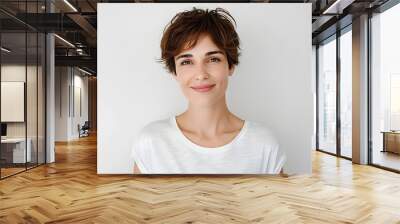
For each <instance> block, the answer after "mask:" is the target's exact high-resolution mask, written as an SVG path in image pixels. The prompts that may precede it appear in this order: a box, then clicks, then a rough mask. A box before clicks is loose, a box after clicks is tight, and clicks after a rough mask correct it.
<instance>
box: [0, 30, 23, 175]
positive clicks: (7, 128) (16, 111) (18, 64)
mask: <svg viewBox="0 0 400 224" xmlns="http://www.w3.org/2000/svg"><path fill="white" fill-rule="evenodd" d="M1 47H2V49H3V50H1V87H0V88H1V124H2V139H1V149H0V150H1V166H2V170H1V174H2V178H3V177H5V176H9V175H12V174H14V173H17V172H20V171H23V170H25V165H26V164H25V163H26V161H27V160H28V161H29V159H30V151H29V150H28V151H26V142H25V140H26V122H25V121H26V120H25V92H26V69H27V67H26V34H25V33H22V32H21V33H2V34H1ZM4 49H6V50H4Z"/></svg>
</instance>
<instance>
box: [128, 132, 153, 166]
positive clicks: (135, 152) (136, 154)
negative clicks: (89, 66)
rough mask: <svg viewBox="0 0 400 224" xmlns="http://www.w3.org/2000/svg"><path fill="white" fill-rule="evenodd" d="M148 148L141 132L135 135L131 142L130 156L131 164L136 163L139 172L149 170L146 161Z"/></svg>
mask: <svg viewBox="0 0 400 224" xmlns="http://www.w3.org/2000/svg"><path fill="white" fill-rule="evenodd" d="M148 149H149V146H148V141H147V139H146V138H145V137H144V136H143V135H142V134H139V135H137V136H136V138H135V139H134V141H133V144H132V149H131V150H132V151H131V158H132V160H133V164H134V165H135V164H137V166H138V167H139V169H140V173H148V172H149V169H148V166H149V164H148V162H147V161H148V159H147V157H148Z"/></svg>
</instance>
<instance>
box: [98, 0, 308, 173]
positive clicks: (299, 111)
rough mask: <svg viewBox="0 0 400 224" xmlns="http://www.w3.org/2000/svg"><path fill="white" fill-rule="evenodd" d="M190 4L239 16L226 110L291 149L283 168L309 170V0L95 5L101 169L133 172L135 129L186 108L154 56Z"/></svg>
mask: <svg viewBox="0 0 400 224" xmlns="http://www.w3.org/2000/svg"><path fill="white" fill-rule="evenodd" d="M192 6H198V7H207V8H216V7H217V6H220V7H223V8H225V9H227V10H228V11H229V12H230V13H231V14H232V16H233V17H234V18H235V19H236V22H237V32H238V34H239V36H240V39H241V48H242V56H241V57H240V58H239V60H240V65H239V66H238V67H237V68H236V70H235V73H234V74H233V76H232V77H231V78H230V81H229V86H228V90H227V102H228V107H229V108H230V110H231V111H232V112H233V113H235V114H237V115H238V116H239V117H242V118H245V119H248V120H255V121H260V122H264V123H265V124H266V125H267V126H269V127H270V128H271V129H272V130H274V131H275V133H276V135H277V136H278V140H279V142H280V145H281V148H282V149H283V150H284V151H286V153H287V155H288V160H287V163H286V165H285V168H284V169H285V172H288V173H311V151H312V136H313V129H314V120H313V117H314V114H313V113H314V110H313V88H314V86H313V84H312V83H313V81H312V71H311V64H312V62H311V23H310V21H311V4H263V3H235V4H229V3H228V4H226V3H224V4H222V3H218V4H208V3H207V4H191V3H185V4H183V3H180V4H157V3H154V4H153V3H144V4H141V3H137V4H109V3H108V4H103V3H99V4H98V17H97V19H98V59H97V60H98V147H97V150H98V153H97V159H98V164H97V171H98V173H99V174H123V173H132V166H133V163H132V161H131V160H130V158H129V155H130V148H131V144H132V139H133V137H134V136H135V135H136V134H137V132H138V130H139V129H140V128H141V127H143V126H144V125H145V124H147V123H149V122H151V121H153V120H157V119H163V118H166V117H170V116H172V115H174V114H178V113H181V112H183V111H184V110H185V109H186V99H185V98H184V97H183V95H182V93H181V92H180V88H179V86H178V85H177V83H176V82H175V80H174V79H173V78H172V77H171V75H170V74H169V73H167V72H166V71H165V70H164V69H163V66H162V65H161V64H159V63H156V59H157V58H159V57H160V49H159V46H160V39H161V36H162V31H163V29H164V27H165V25H166V24H167V23H168V22H169V21H170V19H171V18H172V17H173V16H174V15H175V14H176V13H177V12H179V11H182V10H186V9H191V8H192ZM287 15H290V16H287ZM116 24H126V25H124V26H117V25H116Z"/></svg>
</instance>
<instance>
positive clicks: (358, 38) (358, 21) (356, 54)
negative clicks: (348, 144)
mask: <svg viewBox="0 0 400 224" xmlns="http://www.w3.org/2000/svg"><path fill="white" fill-rule="evenodd" d="M352 27H353V34H352V37H353V40H352V43H353V59H352V60H353V80H352V81H353V102H352V103H353V114H352V115H353V118H352V121H353V124H352V126H353V130H352V135H353V136H352V146H353V153H352V157H353V162H354V163H358V164H367V163H368V15H366V14H365V15H361V16H360V17H358V18H355V19H354V20H353V25H352Z"/></svg>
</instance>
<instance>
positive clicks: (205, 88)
mask: <svg viewBox="0 0 400 224" xmlns="http://www.w3.org/2000/svg"><path fill="white" fill-rule="evenodd" d="M214 86H215V84H213V85H204V86H199V87H190V88H192V89H193V90H195V91H197V92H208V91H210V90H211V89H212V88H214Z"/></svg>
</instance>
